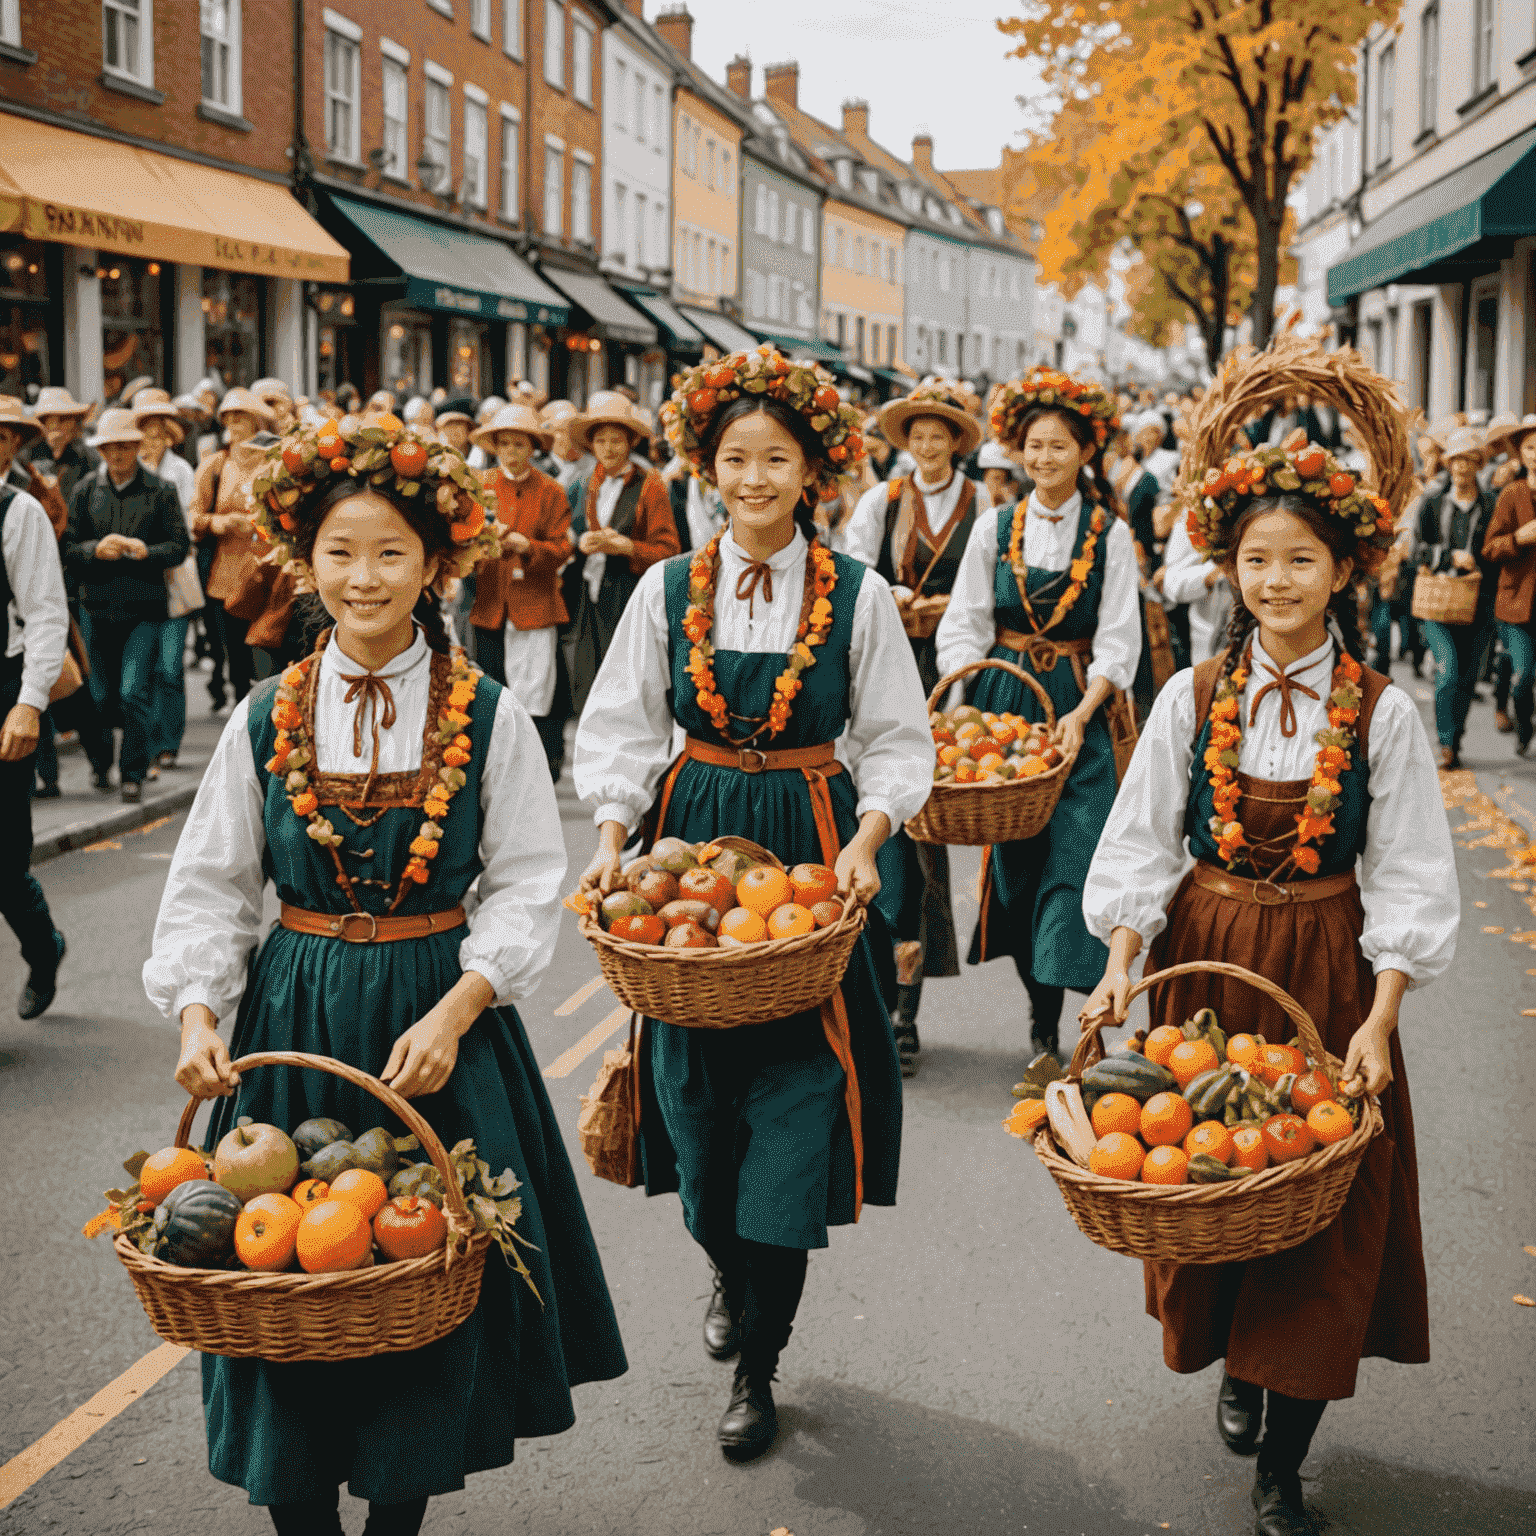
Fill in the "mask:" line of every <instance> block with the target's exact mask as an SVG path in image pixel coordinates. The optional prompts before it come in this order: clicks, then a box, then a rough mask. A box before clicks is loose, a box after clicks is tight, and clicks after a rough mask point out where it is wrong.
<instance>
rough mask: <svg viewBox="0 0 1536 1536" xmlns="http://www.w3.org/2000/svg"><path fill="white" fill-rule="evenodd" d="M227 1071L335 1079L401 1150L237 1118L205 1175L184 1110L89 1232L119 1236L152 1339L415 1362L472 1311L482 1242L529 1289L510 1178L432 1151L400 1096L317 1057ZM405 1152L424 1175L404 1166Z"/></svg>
mask: <svg viewBox="0 0 1536 1536" xmlns="http://www.w3.org/2000/svg"><path fill="white" fill-rule="evenodd" d="M233 1066H234V1068H235V1070H236V1071H237V1072H242V1073H243V1072H249V1071H252V1070H253V1069H255V1068H258V1067H305V1068H311V1069H313V1070H314V1071H317V1072H329V1073H332V1074H333V1075H334V1076H336V1077H341V1078H345V1079H346V1080H347V1081H348V1082H349V1083H353V1084H355V1085H356V1086H357V1087H359V1088H362V1089H364V1090H365V1091H366V1092H368V1093H370V1094H372V1095H373V1097H374V1098H376V1099H378V1100H379V1101H380V1103H382V1104H384V1105H385V1106H386V1107H387V1108H388V1109H389V1110H391V1111H392V1112H393V1113H394V1114H395V1115H398V1116H399V1118H400V1119H401V1121H403V1122H404V1124H405V1125H406V1126H408V1127H409V1129H410V1131H411V1132H412V1134H411V1135H410V1136H406V1137H402V1138H399V1139H396V1138H395V1137H394V1136H392V1135H391V1134H390V1133H389V1131H388V1130H386V1129H383V1128H379V1129H376V1130H373V1131H370V1132H368V1133H367V1134H366V1135H365V1136H362V1137H359V1138H357V1140H356V1141H354V1140H353V1139H352V1137H351V1134H350V1132H348V1130H347V1128H346V1127H345V1126H344V1125H341V1124H340V1122H338V1121H334V1120H308V1121H306V1122H305V1123H304V1124H303V1125H302V1126H299V1127H298V1128H297V1129H296V1130H295V1131H294V1133H293V1135H292V1136H291V1137H290V1136H289V1135H287V1134H286V1133H285V1132H283V1131H281V1130H279V1129H278V1128H277V1127H276V1126H272V1125H252V1124H251V1123H250V1122H249V1121H247V1120H242V1121H241V1123H240V1124H239V1125H237V1126H236V1127H235V1129H233V1130H232V1131H230V1132H229V1134H228V1135H227V1136H225V1137H224V1138H223V1140H222V1141H220V1143H219V1146H218V1149H217V1150H216V1152H215V1153H214V1155H213V1157H212V1158H211V1159H207V1158H205V1157H204V1155H203V1154H202V1153H201V1152H198V1151H195V1150H193V1149H192V1147H191V1145H190V1135H191V1130H192V1120H193V1116H194V1115H195V1114H196V1113H197V1108H198V1103H199V1101H198V1100H196V1099H193V1100H192V1101H191V1102H190V1103H189V1104H188V1105H187V1107H186V1109H185V1110H184V1111H183V1112H182V1116H181V1123H180V1125H178V1126H177V1128H176V1140H175V1143H174V1144H173V1145H172V1146H170V1147H167V1148H165V1150H164V1151H161V1152H156V1153H154V1154H152V1155H150V1156H148V1157H146V1156H145V1155H144V1154H142V1153H141V1154H139V1155H138V1156H136V1157H135V1158H133V1159H131V1160H130V1161H129V1162H128V1163H126V1164H124V1167H125V1168H127V1169H128V1171H129V1172H130V1173H131V1174H133V1175H134V1178H135V1180H136V1182H135V1183H134V1185H133V1187H132V1188H130V1189H128V1190H109V1191H108V1192H107V1198H108V1200H109V1201H110V1202H111V1204H110V1205H109V1207H108V1209H107V1210H106V1211H104V1212H103V1213H102V1215H101V1216H99V1217H97V1218H96V1219H95V1220H94V1221H93V1222H92V1223H91V1224H90V1225H88V1226H87V1227H86V1229H85V1230H86V1235H87V1236H94V1235H95V1234H96V1232H98V1231H105V1230H112V1231H115V1232H116V1236H115V1238H114V1240H113V1247H114V1249H115V1251H116V1253H117V1256H118V1258H119V1259H120V1260H122V1263H123V1266H124V1268H125V1269H127V1271H128V1275H129V1278H130V1279H131V1280H132V1281H133V1286H134V1290H135V1291H136V1292H137V1293H138V1297H139V1301H140V1303H141V1304H142V1306H143V1308H144V1310H145V1312H146V1313H147V1314H148V1315H149V1320H150V1324H151V1325H152V1326H153V1328H154V1330H155V1332H156V1333H158V1334H159V1335H160V1337H161V1338H163V1339H168V1340H169V1341H170V1342H171V1343H173V1344H183V1345H185V1346H186V1347H187V1348H189V1349H196V1350H201V1351H202V1352H203V1353H204V1354H210V1355H233V1356H254V1357H258V1358H261V1359H265V1360H351V1359H356V1358H359V1357H362V1356H365V1355H377V1354H390V1353H394V1352H398V1351H402V1350H411V1349H420V1348H421V1347H422V1346H423V1345H425V1344H430V1343H431V1342H432V1341H433V1340H434V1339H440V1338H442V1337H443V1336H444V1335H445V1334H447V1333H450V1332H452V1331H453V1329H455V1328H457V1327H458V1326H459V1324H460V1323H462V1322H463V1321H464V1320H465V1319H466V1318H467V1317H468V1316H469V1314H470V1313H471V1312H472V1311H474V1308H475V1303H476V1301H477V1300H478V1299H479V1295H480V1281H481V1277H482V1275H483V1273H484V1270H485V1258H486V1250H487V1248H488V1247H489V1245H490V1243H491V1241H492V1239H493V1238H494V1239H495V1240H496V1241H497V1243H498V1244H499V1245H500V1246H501V1248H502V1251H503V1252H504V1253H506V1254H507V1256H508V1259H509V1262H510V1263H511V1265H512V1267H513V1268H514V1269H516V1270H517V1271H518V1272H519V1273H520V1274H521V1275H522V1276H523V1278H524V1279H525V1280H526V1281H527V1282H528V1283H529V1285H530V1286H531V1285H532V1277H531V1276H530V1275H529V1272H528V1270H527V1267H526V1265H525V1264H524V1263H523V1260H522V1258H521V1257H520V1256H519V1255H518V1254H517V1252H516V1248H515V1246H514V1245H515V1244H516V1243H518V1242H521V1241H522V1240H521V1238H519V1237H518V1236H517V1235H516V1234H515V1232H514V1231H513V1223H514V1222H515V1221H516V1220H517V1217H518V1215H519V1214H520V1211H521V1206H520V1202H519V1201H518V1200H517V1198H516V1197H515V1195H514V1194H513V1191H514V1190H515V1189H516V1188H517V1180H516V1178H515V1177H514V1176H513V1174H512V1173H511V1171H510V1170H507V1171H504V1172H503V1173H502V1174H501V1175H500V1176H498V1177H495V1178H493V1177H491V1175H490V1170H489V1168H488V1167H487V1165H486V1164H485V1163H484V1162H483V1161H482V1160H481V1159H479V1158H478V1157H477V1156H476V1155H475V1149H474V1143H473V1142H468V1141H465V1142H460V1143H459V1144H458V1145H457V1146H456V1147H455V1148H454V1149H453V1151H452V1152H451V1153H450V1152H448V1151H445V1150H444V1147H443V1144H442V1142H441V1141H440V1140H439V1139H438V1137H437V1135H436V1133H435V1132H434V1131H433V1130H432V1127H431V1126H430V1125H428V1124H427V1122H426V1120H424V1119H423V1118H422V1116H421V1115H420V1114H418V1113H417V1112H416V1110H414V1109H413V1108H412V1107H411V1106H410V1104H408V1103H407V1102H406V1101H405V1100H404V1099H402V1098H401V1097H400V1096H399V1094H397V1093H395V1092H394V1091H393V1090H392V1089H390V1088H388V1087H386V1086H385V1085H384V1084H383V1083H381V1082H380V1081H379V1080H378V1079H377V1078H375V1077H370V1076H369V1075H368V1073H366V1072H362V1071H359V1070H358V1069H357V1068H356V1067H353V1066H349V1065H348V1064H347V1063H345V1062H341V1061H334V1060H332V1059H331V1058H330V1057H327V1056H315V1055H310V1054H308V1053H306V1052H301V1051H263V1052H259V1053H256V1054H253V1055H250V1056H243V1057H241V1058H240V1059H239V1060H238V1061H236V1062H234V1063H233ZM418 1147H419V1148H420V1150H421V1151H423V1152H424V1153H425V1155H426V1157H427V1158H428V1161H427V1162H425V1163H403V1164H402V1162H401V1154H402V1153H409V1152H411V1151H412V1150H414V1149H416V1148H418ZM301 1159H303V1161H302V1162H301ZM386 1180H387V1181H388V1182H386Z"/></svg>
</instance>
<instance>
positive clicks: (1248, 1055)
mask: <svg viewBox="0 0 1536 1536" xmlns="http://www.w3.org/2000/svg"><path fill="white" fill-rule="evenodd" d="M1263 1049H1264V1047H1263V1046H1261V1045H1260V1044H1259V1042H1258V1041H1257V1040H1255V1039H1254V1038H1253V1036H1252V1035H1233V1036H1232V1038H1231V1039H1230V1040H1228V1041H1227V1060H1228V1061H1230V1062H1231V1063H1232V1064H1233V1065H1234V1066H1238V1067H1242V1068H1243V1070H1244V1071H1246V1072H1252V1071H1253V1069H1254V1067H1255V1066H1256V1065H1257V1064H1258V1060H1259V1052H1260V1051H1261V1050H1263Z"/></svg>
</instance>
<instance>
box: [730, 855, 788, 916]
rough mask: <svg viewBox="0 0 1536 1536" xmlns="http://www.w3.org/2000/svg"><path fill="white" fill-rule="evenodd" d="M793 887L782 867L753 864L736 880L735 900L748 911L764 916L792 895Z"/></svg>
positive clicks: (780, 905)
mask: <svg viewBox="0 0 1536 1536" xmlns="http://www.w3.org/2000/svg"><path fill="white" fill-rule="evenodd" d="M794 894H795V892H794V887H793V886H791V885H790V883H789V876H788V875H786V874H785V873H784V871H783V870H782V869H775V868H774V867H773V865H771V864H754V865H753V866H752V868H751V869H749V870H748V871H747V872H746V874H744V875H743V876H742V877H741V879H740V880H738V881H737V882H736V900H737V901H739V902H740V903H741V904H742V906H744V907H745V908H746V909H747V910H748V911H749V912H756V913H757V915H758V916H759V917H763V918H766V917H767V916H768V915H769V914H770V913H771V912H774V911H776V910H777V909H778V908H779V907H782V906H783V905H784V903H785V902H787V901H789V900H791V899H792V898H793V896H794Z"/></svg>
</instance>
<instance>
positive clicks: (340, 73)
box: [325, 31, 362, 164]
mask: <svg viewBox="0 0 1536 1536" xmlns="http://www.w3.org/2000/svg"><path fill="white" fill-rule="evenodd" d="M361 51H362V50H361V49H359V47H358V45H357V44H356V42H354V41H353V40H352V39H351V38H350V37H343V36H342V35H341V33H339V32H330V31H327V32H326V34H325V152H326V153H327V154H328V155H329V156H330V157H331V158H332V159H333V160H346V161H350V162H352V163H354V164H355V163H356V161H357V158H358V139H359V133H358V121H357V118H358V88H357V81H358V69H359V55H360V53H361Z"/></svg>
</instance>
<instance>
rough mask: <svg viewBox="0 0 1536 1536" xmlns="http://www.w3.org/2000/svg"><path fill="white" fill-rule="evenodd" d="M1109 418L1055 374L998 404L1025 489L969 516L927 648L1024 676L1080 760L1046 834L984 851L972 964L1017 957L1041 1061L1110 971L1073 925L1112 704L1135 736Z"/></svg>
mask: <svg viewBox="0 0 1536 1536" xmlns="http://www.w3.org/2000/svg"><path fill="white" fill-rule="evenodd" d="M1114 409H1115V408H1114V402H1113V400H1112V399H1111V398H1110V397H1109V396H1108V395H1107V394H1106V393H1105V392H1104V391H1103V390H1102V389H1101V388H1100V387H1099V386H1098V385H1097V384H1092V383H1089V382H1087V381H1085V380H1078V379H1073V378H1071V377H1070V376H1068V375H1065V374H1061V373H1057V372H1054V371H1052V370H1049V369H1035V370H1033V371H1031V372H1030V373H1028V374H1026V375H1025V376H1024V377H1023V378H1022V379H1015V380H1013V381H1012V382H1011V383H1009V384H1006V385H1004V386H1002V389H1001V392H1000V393H998V394H994V396H993V403H992V428H993V432H994V434H995V435H996V436H997V438H998V439H999V441H1001V442H1002V443H1003V444H1004V445H1005V447H1010V448H1014V449H1022V456H1023V460H1024V470H1025V473H1026V474H1028V475H1029V477H1030V478H1031V479H1032V480H1033V481H1034V487H1035V488H1034V490H1032V491H1031V492H1030V493H1029V496H1028V498H1027V499H1026V500H1024V501H1020V502H1018V503H1016V504H1015V505H1014V506H1012V507H1005V508H1002V509H1000V510H999V511H998V512H997V513H995V514H993V515H990V516H987V517H983V518H979V519H978V520H977V522H976V526H975V527H974V528H973V529H972V531H971V536H970V539H969V541H968V543H967V544H966V548H965V553H964V555H963V556H962V557H961V562H960V570H959V573H958V575H957V576H956V578H955V587H954V592H953V594H952V596H951V598H950V602H949V607H948V608H947V609H946V610H945V613H944V617H943V618H942V619H941V620H940V621H939V629H938V634H937V636H936V640H937V649H938V657H937V660H938V669H939V672H940V673H941V674H947V673H950V672H955V671H958V670H959V669H960V668H961V667H965V666H969V665H970V664H971V663H972V662H977V661H980V660H982V659H983V658H984V657H996V658H1001V659H1002V660H1004V661H1009V662H1013V663H1014V664H1015V665H1017V666H1020V667H1022V668H1024V669H1025V670H1026V671H1027V672H1029V673H1030V674H1031V675H1032V676H1034V677H1035V678H1036V679H1037V680H1038V681H1039V683H1040V685H1041V687H1043V688H1044V689H1045V691H1046V692H1047V693H1048V694H1049V695H1050V697H1051V700H1052V702H1053V704H1054V705H1055V708H1056V713H1057V717H1058V725H1059V729H1060V734H1061V742H1062V747H1063V750H1064V751H1065V752H1067V753H1068V755H1071V754H1072V753H1074V752H1075V753H1076V754H1077V760H1076V763H1075V765H1074V767H1073V769H1072V773H1071V777H1070V778H1068V780H1067V786H1066V789H1065V790H1064V792H1063V793H1062V797H1061V800H1060V801H1059V802H1058V804H1057V806H1056V810H1055V812H1054V814H1053V815H1052V817H1051V820H1050V822H1049V823H1048V824H1047V825H1046V827H1045V829H1044V830H1043V831H1042V832H1040V833H1038V834H1037V835H1036V836H1034V837H1032V838H1029V839H1028V840H1026V841H1024V842H1019V843H1006V844H1003V845H1002V846H1000V847H996V848H992V849H989V850H988V851H987V853H986V854H985V855H984V858H985V860H986V863H985V866H984V870H983V881H984V884H983V888H982V902H981V915H980V917H979V919H978V921H977V924H976V931H975V935H974V937H973V938H972V941H971V949H970V954H969V956H968V959H969V961H970V963H971V964H973V965H975V964H978V963H980V962H981V961H984V960H992V959H996V958H998V957H1000V956H1002V955H1011V956H1012V957H1013V963H1014V966H1015V967H1016V968H1017V970H1018V973H1019V979H1020V980H1021V981H1022V982H1023V983H1024V988H1025V991H1026V992H1028V994H1029V1001H1030V1015H1031V1018H1030V1038H1031V1042H1032V1044H1033V1047H1034V1050H1035V1051H1036V1052H1037V1053H1038V1052H1042V1051H1050V1052H1055V1050H1056V1049H1057V1026H1058V1024H1059V1023H1060V1019H1061V1009H1062V1003H1063V1001H1064V992H1065V989H1066V988H1068V987H1071V988H1073V989H1074V990H1076V991H1079V992H1087V991H1089V990H1091V989H1092V987H1093V986H1094V984H1095V983H1096V982H1097V981H1098V979H1099V976H1100V975H1101V974H1102V973H1103V969H1104V955H1105V951H1104V946H1103V945H1102V944H1101V943H1100V942H1099V941H1098V940H1097V939H1095V938H1093V937H1092V936H1091V935H1090V934H1089V933H1088V931H1087V929H1086V928H1085V927H1084V926H1083V912H1082V892H1083V881H1084V879H1085V878H1086V876H1087V873H1088V861H1089V859H1090V858H1091V857H1092V854H1093V845H1094V844H1095V843H1096V842H1097V841H1098V837H1099V832H1100V831H1101V830H1102V828H1103V826H1104V821H1105V818H1106V817H1107V816H1108V815H1109V808H1110V806H1111V804H1112V803H1113V802H1114V798H1115V784H1116V779H1117V773H1116V755H1115V754H1116V745H1115V740H1114V738H1113V737H1112V735H1111V721H1110V710H1109V709H1108V708H1106V705H1108V706H1111V707H1112V708H1113V709H1114V710H1115V711H1116V712H1117V714H1118V716H1119V718H1118V719H1117V721H1116V722H1115V725H1116V729H1117V730H1118V731H1120V732H1121V733H1122V734H1123V733H1124V732H1125V731H1126V730H1129V731H1130V733H1131V739H1132V740H1134V725H1133V724H1131V723H1130V722H1129V720H1128V719H1127V716H1128V712H1129V705H1128V703H1127V702H1126V699H1125V690H1126V689H1128V688H1130V687H1131V685H1132V684H1133V682H1134V681H1135V677H1136V664H1137V661H1138V659H1139V657H1140V655H1141V623H1142V620H1141V601H1140V590H1139V586H1138V583H1137V569H1136V553H1135V549H1134V547H1133V545H1132V541H1131V530H1130V527H1129V525H1128V524H1127V523H1125V522H1124V520H1123V519H1122V518H1121V517H1119V516H1118V512H1119V507H1118V503H1116V502H1115V500H1114V493H1113V492H1112V491H1111V490H1110V489H1109V487H1108V484H1107V482H1106V481H1105V480H1104V479H1103V477H1102V449H1103V444H1104V441H1105V439H1106V438H1107V437H1108V435H1109V433H1110V432H1111V431H1112V430H1113V429H1114V426H1115V416H1114ZM967 697H968V699H969V701H970V702H971V703H972V704H974V705H976V706H977V707H978V708H980V709H984V710H997V711H1004V710H1007V711H1011V712H1013V713H1016V714H1019V715H1022V716H1024V718H1025V719H1028V720H1037V719H1040V718H1042V714H1043V711H1042V710H1041V707H1040V704H1039V702H1038V700H1037V699H1036V697H1035V695H1034V693H1033V692H1032V691H1031V690H1029V689H1027V688H1026V687H1025V686H1024V685H1023V684H1022V683H1020V682H1019V681H1017V679H1015V678H1012V677H1010V676H1009V675H1008V674H1007V673H1005V672H1002V671H999V670H996V669H993V670H989V671H986V672H983V673H981V674H980V675H979V676H978V677H977V678H975V679H974V681H973V682H972V684H971V685H970V687H969V688H968V690H967Z"/></svg>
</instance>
